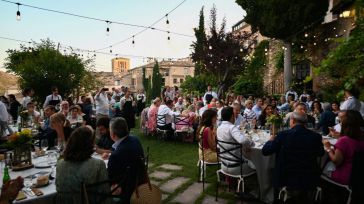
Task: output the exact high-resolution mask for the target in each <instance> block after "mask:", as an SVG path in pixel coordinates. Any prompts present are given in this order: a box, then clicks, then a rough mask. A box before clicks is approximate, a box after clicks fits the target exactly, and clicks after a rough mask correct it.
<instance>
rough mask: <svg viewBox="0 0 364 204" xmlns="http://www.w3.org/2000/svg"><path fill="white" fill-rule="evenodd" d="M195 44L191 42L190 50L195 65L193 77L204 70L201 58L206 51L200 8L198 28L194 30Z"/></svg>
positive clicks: (202, 16)
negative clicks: (191, 50)
mask: <svg viewBox="0 0 364 204" xmlns="http://www.w3.org/2000/svg"><path fill="white" fill-rule="evenodd" d="M194 31H195V36H196V42H193V44H192V48H193V53H192V59H193V60H194V61H195V62H196V63H195V76H197V75H199V74H201V72H202V71H203V69H204V65H203V58H204V53H205V49H206V41H207V38H206V32H205V16H204V7H202V8H201V11H200V20H199V24H198V28H194Z"/></svg>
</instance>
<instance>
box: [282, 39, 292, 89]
mask: <svg viewBox="0 0 364 204" xmlns="http://www.w3.org/2000/svg"><path fill="white" fill-rule="evenodd" d="M284 47H285V50H284V77H283V78H284V91H287V90H288V89H289V87H290V85H291V83H292V45H291V43H290V42H284Z"/></svg>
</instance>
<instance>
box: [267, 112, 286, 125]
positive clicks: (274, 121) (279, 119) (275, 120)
mask: <svg viewBox="0 0 364 204" xmlns="http://www.w3.org/2000/svg"><path fill="white" fill-rule="evenodd" d="M267 124H269V125H275V126H278V127H279V126H282V125H283V124H284V115H280V114H272V115H271V116H269V117H268V118H267Z"/></svg>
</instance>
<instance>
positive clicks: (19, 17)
mask: <svg viewBox="0 0 364 204" xmlns="http://www.w3.org/2000/svg"><path fill="white" fill-rule="evenodd" d="M16 4H17V5H18V11H17V12H16V20H17V21H20V19H21V16H20V11H19V6H20V5H21V4H20V3H16Z"/></svg>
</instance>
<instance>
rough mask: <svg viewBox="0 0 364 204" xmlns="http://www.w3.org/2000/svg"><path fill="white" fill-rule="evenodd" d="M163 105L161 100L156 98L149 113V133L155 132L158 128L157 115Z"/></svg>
mask: <svg viewBox="0 0 364 204" xmlns="http://www.w3.org/2000/svg"><path fill="white" fill-rule="evenodd" d="M160 105H161V99H160V98H156V99H154V100H153V104H152V105H151V106H150V108H149V111H148V122H147V123H148V132H154V131H155V130H156V128H157V114H158V108H159V106H160Z"/></svg>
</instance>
